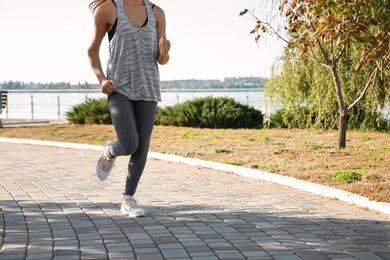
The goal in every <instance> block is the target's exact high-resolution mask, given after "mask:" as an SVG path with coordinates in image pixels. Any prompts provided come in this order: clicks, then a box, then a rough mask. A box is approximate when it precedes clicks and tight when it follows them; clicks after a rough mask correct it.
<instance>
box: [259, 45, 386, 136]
mask: <svg viewBox="0 0 390 260" xmlns="http://www.w3.org/2000/svg"><path fill="white" fill-rule="evenodd" d="M350 52H351V54H350V58H343V59H342V60H341V62H340V66H339V67H340V70H341V72H342V73H340V75H341V77H340V80H341V82H342V86H343V88H342V90H343V92H344V93H345V94H346V95H345V103H346V105H350V104H351V103H353V101H354V100H355V99H356V98H357V97H358V96H359V95H360V94H361V92H360V91H361V87H362V86H364V84H365V80H366V78H367V77H369V76H368V74H369V72H368V71H356V70H351V62H352V61H351V59H357V58H358V56H357V55H353V50H352V49H351V50H350ZM389 80H390V79H389V77H384V78H380V77H378V78H377V80H376V81H375V83H374V84H373V85H372V86H371V87H370V88H369V90H368V91H367V93H366V95H365V96H364V98H363V99H362V100H361V101H360V102H359V103H358V104H357V105H356V106H355V107H354V108H353V109H351V110H350V111H349V113H348V129H350V130H390V121H389V120H388V119H386V118H385V115H386V111H388V109H389V107H388V106H387V104H389V101H390V100H389V96H390V95H386V94H385V93H388V92H389V91H390V84H389ZM265 95H266V98H267V100H268V102H269V103H270V105H271V107H276V108H278V109H277V110H276V111H275V112H274V113H273V114H271V115H270V123H269V125H270V126H271V127H274V126H276V127H280V128H316V129H338V127H339V126H338V123H339V121H338V120H339V111H338V104H337V98H336V91H335V87H334V84H333V80H332V77H330V73H329V71H327V70H326V69H325V68H323V67H320V66H318V65H317V64H316V63H315V62H313V61H311V60H310V59H309V58H307V57H306V56H302V55H299V54H298V53H297V52H295V51H291V50H286V51H285V53H284V56H283V57H282V58H281V60H280V63H279V64H276V65H275V66H274V67H273V71H272V75H271V77H270V80H269V81H268V83H267V85H266V87H265Z"/></svg>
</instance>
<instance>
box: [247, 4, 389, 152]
mask: <svg viewBox="0 0 390 260" xmlns="http://www.w3.org/2000/svg"><path fill="white" fill-rule="evenodd" d="M273 3H276V2H275V1H273ZM277 3H278V6H279V11H280V13H281V15H282V16H281V17H283V22H284V23H285V26H284V27H283V29H282V30H281V29H280V27H277V28H276V27H275V26H274V21H273V20H272V19H273V18H275V16H268V18H266V19H267V20H265V21H263V20H261V19H259V18H258V17H257V16H256V15H255V14H254V13H253V12H248V10H247V9H246V10H244V11H242V12H241V13H240V15H245V14H247V13H249V14H250V15H251V17H252V18H253V19H254V20H255V22H256V26H255V28H254V29H253V30H252V32H251V33H253V34H255V35H256V36H255V37H256V38H255V39H256V41H258V40H259V39H260V36H261V35H262V34H272V35H276V36H277V37H279V38H281V39H282V40H284V41H286V42H287V43H288V45H287V47H288V48H290V49H298V50H299V52H300V53H301V54H303V55H305V56H306V57H308V58H309V59H311V60H313V61H315V62H316V63H317V64H320V65H321V66H323V67H325V68H326V69H327V70H328V71H330V75H331V78H332V81H333V87H334V88H335V92H336V97H337V104H338V113H339V121H338V130H339V148H345V147H346V129H347V118H348V113H349V112H350V111H352V110H353V109H354V108H355V107H356V105H357V104H358V103H359V102H361V100H362V99H363V98H364V96H365V95H366V93H367V91H368V89H369V88H370V87H372V86H373V85H374V83H375V82H376V80H378V78H380V79H383V77H388V76H389V59H390V55H389V54H390V3H389V1H388V0H367V1H363V0H348V1H336V0H279V1H278V2H277ZM283 32H284V33H285V34H286V35H287V37H284V36H283V34H282V33H283ZM352 48H355V54H356V52H358V55H357V57H358V59H349V60H350V61H351V64H350V70H356V71H362V72H364V73H362V75H363V74H364V75H368V76H367V78H365V80H364V84H362V85H361V86H358V87H359V92H358V93H344V92H343V86H342V81H341V76H342V75H340V68H339V67H340V64H341V60H342V58H348V57H349V55H350V53H349V50H350V49H352ZM348 95H352V96H348ZM346 100H348V101H349V100H350V103H349V104H347V103H346Z"/></svg>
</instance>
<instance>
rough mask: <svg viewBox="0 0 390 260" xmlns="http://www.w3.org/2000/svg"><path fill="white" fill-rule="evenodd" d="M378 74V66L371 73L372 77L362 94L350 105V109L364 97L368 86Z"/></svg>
mask: <svg viewBox="0 0 390 260" xmlns="http://www.w3.org/2000/svg"><path fill="white" fill-rule="evenodd" d="M377 74H378V68H375V70H374V71H373V72H372V73H371V76H370V79H369V80H368V81H367V83H366V86H365V87H364V89H363V92H362V93H361V94H360V96H359V97H358V98H357V99H356V100H355V101H354V102H353V103H352V104H351V105H350V106H349V107H348V111H349V110H351V109H352V108H353V107H354V106H356V104H357V103H359V101H360V100H361V99H362V98H363V97H364V95H365V94H366V92H367V90H368V88H369V87H370V86H371V83H372V82H374V80H375V78H376V75H377Z"/></svg>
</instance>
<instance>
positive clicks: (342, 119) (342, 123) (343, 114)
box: [339, 108, 348, 149]
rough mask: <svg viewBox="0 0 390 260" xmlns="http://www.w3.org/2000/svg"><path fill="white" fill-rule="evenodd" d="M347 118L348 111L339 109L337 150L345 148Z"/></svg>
mask: <svg viewBox="0 0 390 260" xmlns="http://www.w3.org/2000/svg"><path fill="white" fill-rule="evenodd" d="M347 118H348V109H346V108H343V109H340V115H339V149H342V148H345V147H347Z"/></svg>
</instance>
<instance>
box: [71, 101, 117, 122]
mask: <svg viewBox="0 0 390 260" xmlns="http://www.w3.org/2000/svg"><path fill="white" fill-rule="evenodd" d="M66 116H67V119H68V121H69V122H71V123H73V124H101V125H109V124H112V121H111V116H110V112H109V110H108V106H107V100H106V99H105V98H100V99H87V101H86V102H84V103H81V104H79V105H76V106H73V107H72V109H71V110H70V111H68V112H67V113H66Z"/></svg>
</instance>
